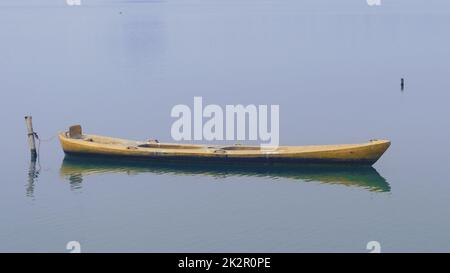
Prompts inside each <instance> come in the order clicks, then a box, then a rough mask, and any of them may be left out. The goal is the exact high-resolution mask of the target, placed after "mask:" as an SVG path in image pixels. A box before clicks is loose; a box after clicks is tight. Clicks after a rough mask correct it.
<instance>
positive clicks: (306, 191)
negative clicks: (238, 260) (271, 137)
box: [0, 0, 450, 252]
mask: <svg viewBox="0 0 450 273" xmlns="http://www.w3.org/2000/svg"><path fill="white" fill-rule="evenodd" d="M449 25H450V3H448V1H444V0H442V1H425V0H424V1H419V0H414V1H413V0H397V1H382V5H381V6H379V7H370V6H368V5H367V3H366V1H365V0H360V1H350V0H348V1H344V0H342V1H334V0H327V1H325V0H320V1H312V0H311V1H294V0H292V1H275V0H273V1H272V0H265V1H256V0H254V1H237V0H231V1H186V0H183V1H182V0H180V1H170V0H167V1H146V0H139V1H137V0H133V1H126V0H115V1H113V0H103V1H100V0H95V1H94V0H92V1H89V0H82V5H81V6H78V7H77V6H68V5H66V4H65V1H63V0H42V1H31V0H30V1H26V0H21V1H18V0H14V1H13V0H6V1H5V0H3V1H2V3H1V4H0V35H1V42H0V52H1V54H0V56H1V57H0V75H1V80H0V90H1V92H0V115H1V118H2V119H1V120H2V130H1V132H2V141H1V142H0V148H1V151H2V153H1V155H0V163H1V166H0V171H1V179H0V183H1V184H0V185H1V190H0V223H1V224H0V251H19V252H22V251H32V252H34V251H36V252H41V251H44V252H48V251H50V252H67V250H66V243H67V242H69V241H74V240H75V241H79V242H80V243H81V247H82V251H84V252H98V251H113V252H115V251H127V252H128V251H137V252H141V251H144V252H175V251H177V252H199V251H214V252H224V251H232V252H236V251H244V252H247V251H254V252H266V251H267V252H307V251H314V252H347V251H355V252H367V250H366V244H367V242H369V241H372V240H376V241H379V242H380V243H381V247H382V251H385V252H397V251H427V252H428V251H443V252H449V251H450V181H449V167H450V165H449V162H450V127H449V126H448V117H449V115H450V109H449V107H448V102H449V99H450V81H449V71H450V50H449V49H450V38H449V37H450V36H449V28H448V26H449ZM402 77H403V78H405V81H406V86H405V90H404V91H403V92H402V91H401V90H400V78H402ZM194 96H202V97H203V100H204V103H206V104H219V105H226V104H244V105H246V104H279V105H280V141H281V144H282V145H307V144H337V143H359V142H365V141H367V140H369V139H372V138H388V139H390V140H391V141H392V146H391V148H390V149H389V150H388V151H387V152H386V154H385V155H384V156H383V157H382V158H381V159H380V161H379V162H377V163H376V164H375V165H374V168H373V169H365V170H342V169H339V168H338V169H326V170H325V169H304V168H299V169H298V170H294V171H292V170H286V171H283V170H267V169H262V168H256V169H248V168H244V167H243V168H237V169H236V168H235V169H220V168H207V167H204V166H197V167H176V166H170V165H150V166H149V165H142V164H119V163H117V162H96V161H83V160H81V161H80V160H74V159H70V158H66V159H64V154H63V152H62V150H61V148H60V146H59V143H58V140H57V139H56V138H54V136H55V135H56V133H57V132H59V131H63V130H66V129H67V128H68V126H70V125H72V124H77V123H79V124H82V125H83V129H84V131H85V132H91V133H96V134H103V135H111V136H117V137H124V138H132V139H147V138H157V139H159V140H162V141H172V139H171V136H170V128H171V125H172V123H173V121H174V119H173V118H171V117H170V111H171V109H172V107H173V106H174V105H176V104H180V103H182V104H187V105H193V97H194ZM26 114H31V115H33V118H34V127H35V130H36V131H37V132H38V134H39V135H40V137H41V138H42V139H43V140H42V142H41V145H40V166H39V165H37V166H32V165H30V156H29V151H28V147H27V142H26V130H25V124H24V120H23V117H24V115H26Z"/></svg>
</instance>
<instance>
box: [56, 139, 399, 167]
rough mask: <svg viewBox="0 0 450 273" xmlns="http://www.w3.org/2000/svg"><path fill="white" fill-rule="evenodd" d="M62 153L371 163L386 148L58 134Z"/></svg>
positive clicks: (384, 143)
mask: <svg viewBox="0 0 450 273" xmlns="http://www.w3.org/2000/svg"><path fill="white" fill-rule="evenodd" d="M59 140H60V142H61V145H62V148H63V150H64V152H65V153H66V154H76V155H90V156H108V157H120V158H130V159H145V160H157V161H183V162H193V161H196V162H197V161H200V162H207V163H213V162H220V163H270V164H272V163H273V164H276V163H283V164H285V163H288V164H349V165H366V166H367V165H372V164H374V163H375V162H376V161H377V160H378V159H379V158H380V157H381V156H382V155H383V153H384V152H385V151H386V150H387V149H388V148H389V146H390V141H388V140H372V141H370V142H367V143H363V144H343V145H321V146H279V147H277V148H276V149H273V150H266V149H262V148H260V147H259V146H240V145H234V146H217V145H215V146H208V145H190V144H172V143H157V142H141V141H132V140H126V139H119V138H111V137H104V136H97V135H84V134H83V135H80V136H79V137H77V138H73V137H70V134H69V133H68V132H65V133H61V134H59Z"/></svg>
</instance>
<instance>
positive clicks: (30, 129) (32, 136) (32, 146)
mask: <svg viewBox="0 0 450 273" xmlns="http://www.w3.org/2000/svg"><path fill="white" fill-rule="evenodd" d="M25 123H26V124H27V130H28V145H29V146H30V151H31V160H32V161H33V160H36V157H37V151H36V140H35V136H36V133H35V132H34V131H33V120H32V117H31V116H26V117H25Z"/></svg>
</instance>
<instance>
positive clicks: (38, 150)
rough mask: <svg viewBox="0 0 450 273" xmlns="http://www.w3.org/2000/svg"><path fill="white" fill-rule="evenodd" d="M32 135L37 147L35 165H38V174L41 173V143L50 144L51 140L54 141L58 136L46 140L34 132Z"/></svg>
mask: <svg viewBox="0 0 450 273" xmlns="http://www.w3.org/2000/svg"><path fill="white" fill-rule="evenodd" d="M33 134H34V136H35V137H36V139H37V140H38V147H37V149H36V163H37V164H38V169H37V172H40V171H41V142H50V141H52V140H53V139H55V137H57V136H58V135H53V136H51V137H49V138H47V139H41V138H40V137H39V135H38V134H37V133H36V132H33Z"/></svg>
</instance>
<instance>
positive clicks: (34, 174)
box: [27, 158, 39, 197]
mask: <svg viewBox="0 0 450 273" xmlns="http://www.w3.org/2000/svg"><path fill="white" fill-rule="evenodd" d="M38 176H39V170H38V169H36V160H35V159H33V158H32V159H31V161H30V168H29V169H28V184H27V196H28V197H34V183H35V182H36V180H37V178H38Z"/></svg>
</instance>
